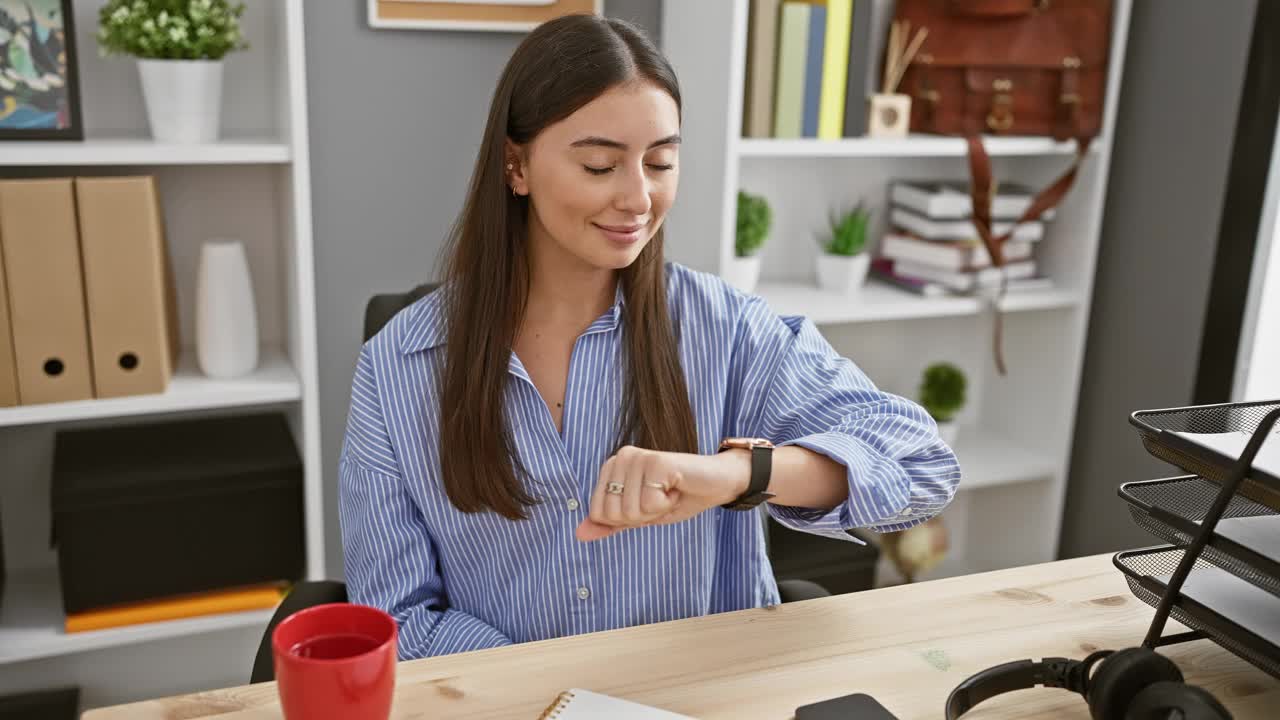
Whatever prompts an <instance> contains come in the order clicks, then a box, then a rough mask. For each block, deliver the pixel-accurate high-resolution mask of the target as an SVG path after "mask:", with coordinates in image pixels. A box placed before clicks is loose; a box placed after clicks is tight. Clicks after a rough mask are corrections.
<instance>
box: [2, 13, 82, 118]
mask: <svg viewBox="0 0 1280 720" xmlns="http://www.w3.org/2000/svg"><path fill="white" fill-rule="evenodd" d="M73 20H74V17H73V13H72V9H71V0H0V140H83V139H84V127H83V125H82V124H81V121H80V86H79V84H78V79H77V77H76V48H75V37H76V36H75V27H74V24H73Z"/></svg>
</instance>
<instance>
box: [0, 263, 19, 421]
mask: <svg viewBox="0 0 1280 720" xmlns="http://www.w3.org/2000/svg"><path fill="white" fill-rule="evenodd" d="M0 247H3V246H2V245H0ZM17 371H18V369H17V368H16V367H14V360H13V328H12V327H11V326H10V322H9V290H8V289H7V288H6V287H5V283H4V253H3V252H0V408H6V407H13V406H14V405H17V404H18V375H17Z"/></svg>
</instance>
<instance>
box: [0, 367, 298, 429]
mask: <svg viewBox="0 0 1280 720" xmlns="http://www.w3.org/2000/svg"><path fill="white" fill-rule="evenodd" d="M301 397H302V385H301V383H300V382H299V381H298V375H297V373H296V372H295V371H294V369H293V366H292V365H290V364H289V361H288V359H287V358H286V357H285V355H284V354H283V353H282V352H280V351H279V350H275V349H264V350H263V351H262V354H261V356H260V360H259V362H258V368H257V369H256V370H254V371H253V372H252V373H250V374H249V375H248V376H246V377H243V378H236V379H231V380H215V379H212V378H207V377H205V376H204V375H203V374H201V372H200V371H199V370H198V369H197V368H196V367H195V362H194V357H193V353H192V352H184V353H183V354H182V357H181V358H180V359H179V363H178V368H177V371H176V372H175V373H174V376H173V379H172V380H171V381H170V383H169V387H168V389H167V390H166V391H165V392H163V393H159V394H154V395H134V396H131V397H123V398H110V399H103V400H77V401H74V402H62V403H47V404H42V405H19V406H17V407H10V408H3V409H0V427H11V426H17V425H38V424H43V423H55V422H72V421H77V420H97V419H102V418H114V417H128V416H132V415H158V414H165V413H175V412H186V411H193V410H212V409H216V408H227V407H240V406H253V405H276V404H281V403H288V402H293V401H296V400H298V399H300V398H301Z"/></svg>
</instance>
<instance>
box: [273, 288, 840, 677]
mask: <svg viewBox="0 0 1280 720" xmlns="http://www.w3.org/2000/svg"><path fill="white" fill-rule="evenodd" d="M436 287H437V284H435V283H428V284H424V285H419V286H417V287H415V288H414V289H412V290H410V291H409V292H407V293H388V294H382V295H374V296H373V297H372V298H370V299H369V302H368V303H367V304H366V305H365V309H364V341H365V342H368V341H369V338H371V337H373V336H374V335H377V334H378V331H379V330H381V329H382V326H384V325H386V324H387V322H388V321H390V320H391V318H393V317H395V315H396V313H398V312H400V311H401V310H403V309H405V308H406V307H408V306H410V305H412V304H413V303H415V302H417V301H418V300H420V299H422V298H423V297H426V295H427V294H428V293H430V292H431V291H432V290H435V289H436ZM778 594H779V596H781V599H782V602H796V601H798V600H811V599H813V598H820V597H827V596H828V595H830V594H831V593H830V592H828V591H827V589H826V588H824V587H822V586H821V585H819V584H818V583H815V582H812V581H810V580H800V579H793V580H779V581H778ZM346 601H347V586H346V585H345V584H344V583H341V582H338V581H336V580H319V581H304V582H299V583H298V584H296V585H294V586H293V589H292V590H290V591H289V594H288V595H287V596H286V597H285V599H284V600H283V601H282V602H281V603H280V606H279V607H278V608H276V612H275V614H274V615H272V616H271V621H270V622H269V623H267V629H266V632H264V633H263V634H262V642H261V643H260V644H259V645H258V654H257V657H256V658H255V659H254V663H253V673H252V674H251V675H250V677H249V682H250V684H252V683H260V682H270V681H271V680H274V679H275V667H274V664H273V661H272V657H271V633H272V631H274V630H275V629H276V625H279V624H280V621H282V620H284V619H285V618H287V617H289V616H290V615H292V614H293V613H295V612H298V611H299V610H305V609H306V608H309V607H312V606H315V605H323V604H325V603H334V602H346Z"/></svg>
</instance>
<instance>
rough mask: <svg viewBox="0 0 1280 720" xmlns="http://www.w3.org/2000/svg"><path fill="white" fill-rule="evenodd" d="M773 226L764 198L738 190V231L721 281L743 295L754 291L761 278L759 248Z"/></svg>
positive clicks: (771, 215) (770, 212) (770, 213)
mask: <svg viewBox="0 0 1280 720" xmlns="http://www.w3.org/2000/svg"><path fill="white" fill-rule="evenodd" d="M772 226H773V211H772V210H771V209H770V208H769V201H768V200H765V198H764V197H763V196H760V195H752V194H750V193H747V192H744V191H742V190H739V191H738V228H737V235H736V236H735V238H734V244H733V258H732V259H731V260H730V261H729V266H728V267H726V268H725V272H724V279H725V281H726V282H728V283H729V284H730V285H732V286H734V287H736V288H738V289H739V290H742V291H743V292H748V293H749V292H755V289H756V282H757V281H759V279H760V255H759V252H760V248H761V247H763V246H764V242H765V239H766V238H768V237H769V229H770V228H771V227H772Z"/></svg>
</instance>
